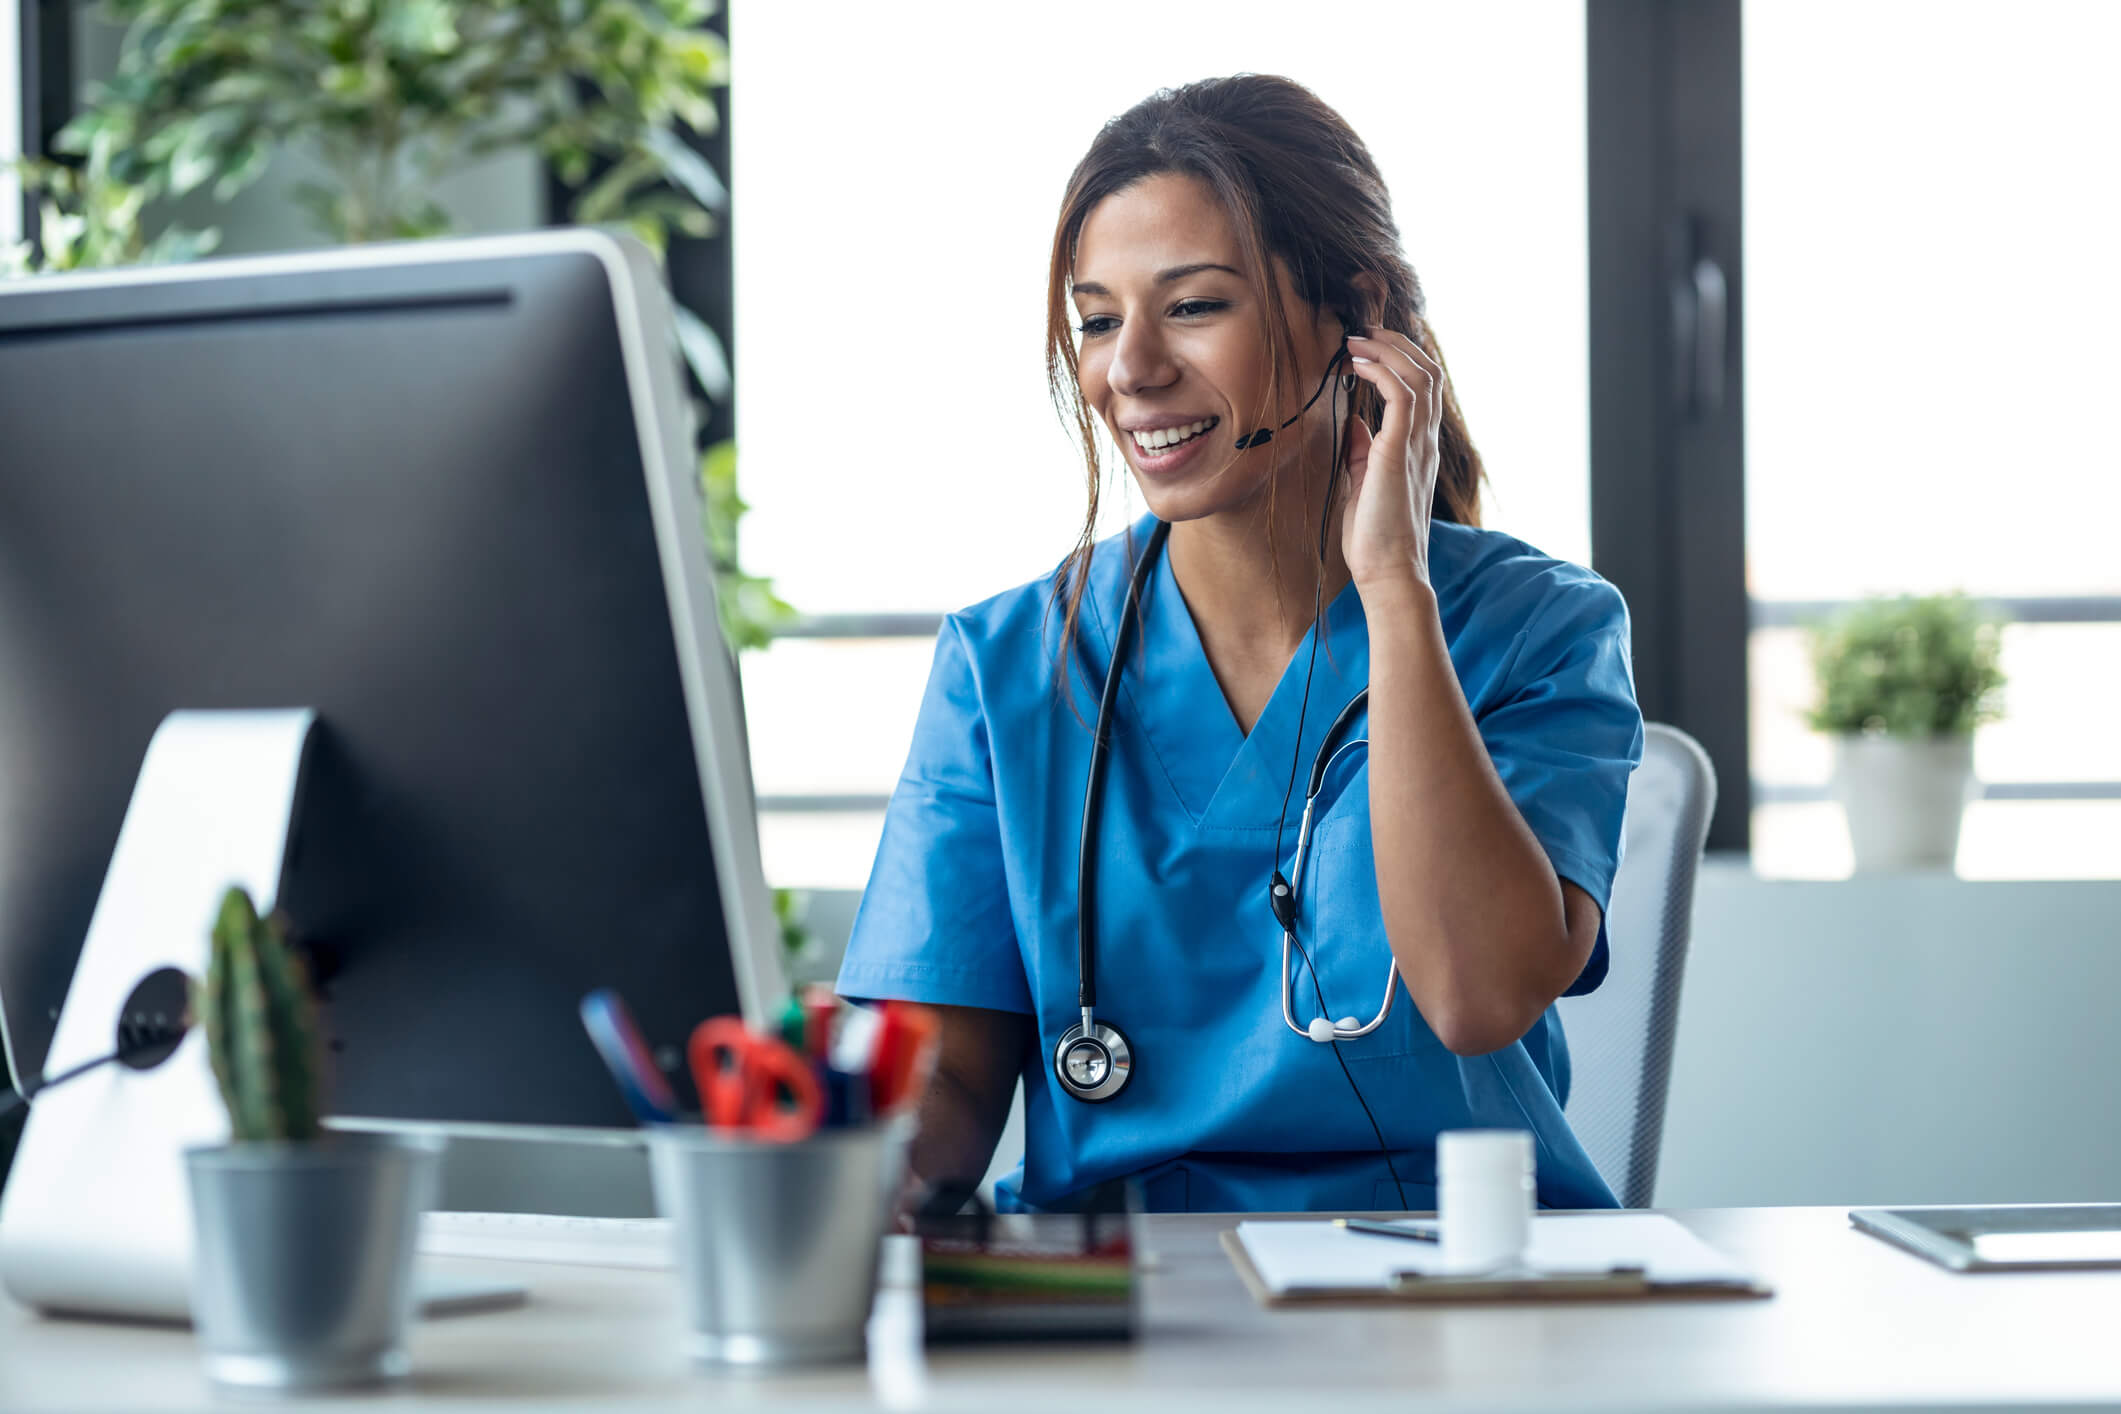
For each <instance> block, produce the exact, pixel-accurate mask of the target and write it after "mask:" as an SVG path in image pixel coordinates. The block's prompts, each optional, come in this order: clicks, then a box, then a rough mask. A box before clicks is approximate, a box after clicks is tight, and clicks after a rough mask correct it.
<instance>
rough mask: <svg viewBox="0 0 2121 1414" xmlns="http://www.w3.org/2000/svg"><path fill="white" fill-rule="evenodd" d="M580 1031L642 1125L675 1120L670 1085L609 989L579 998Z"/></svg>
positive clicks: (616, 996)
mask: <svg viewBox="0 0 2121 1414" xmlns="http://www.w3.org/2000/svg"><path fill="white" fill-rule="evenodd" d="M581 1011H582V1029H583V1030H585V1031H587V1032H588V1033H589V1041H590V1044H591V1045H594V1046H595V1047H596V1048H597V1054H598V1055H599V1056H601V1057H603V1059H604V1066H605V1068H606V1069H607V1070H609V1071H610V1072H611V1078H612V1079H613V1080H615V1081H617V1082H618V1086H619V1095H620V1097H621V1098H623V1099H624V1100H625V1101H626V1108H628V1109H630V1110H632V1111H633V1114H634V1118H636V1119H638V1120H640V1121H641V1122H642V1123H643V1124H671V1123H674V1122H675V1121H676V1120H677V1114H678V1100H677V1096H676V1095H675V1094H674V1093H672V1091H671V1089H670V1083H669V1082H668V1081H666V1080H665V1079H663V1075H662V1072H661V1071H659V1070H657V1069H656V1068H655V1057H654V1056H653V1055H652V1054H651V1053H650V1052H649V1050H648V1043H647V1042H646V1041H644V1040H643V1039H642V1038H641V1031H640V1028H639V1027H637V1026H635V1025H634V1024H633V1016H632V1015H631V1014H630V1013H629V1012H628V1011H627V1010H626V1003H625V1002H623V1001H621V1000H620V999H619V994H618V993H617V992H614V991H613V990H611V988H609V987H600V988H598V989H597V990H596V991H594V992H591V993H590V994H589V995H588V996H586V997H584V998H582V1008H581Z"/></svg>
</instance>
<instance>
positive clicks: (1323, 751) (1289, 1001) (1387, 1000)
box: [1281, 687, 1399, 1041]
mask: <svg viewBox="0 0 2121 1414" xmlns="http://www.w3.org/2000/svg"><path fill="white" fill-rule="evenodd" d="M1369 700H1370V689H1368V688H1367V687H1366V688H1364V689H1363V690H1362V691H1360V692H1358V693H1356V694H1355V696H1354V697H1353V698H1351V699H1349V702H1348V705H1347V706H1345V707H1343V708H1341V709H1340V715H1339V716H1337V717H1335V718H1334V719H1333V725H1332V726H1330V727H1328V728H1327V729H1326V739H1325V740H1324V741H1322V742H1320V743H1319V746H1318V752H1317V754H1316V755H1314V756H1313V757H1312V758H1311V775H1310V778H1309V779H1308V780H1307V781H1306V782H1305V785H1304V813H1303V815H1302V817H1301V819H1300V820H1299V821H1298V823H1297V827H1296V854H1295V857H1294V858H1293V859H1291V860H1290V861H1289V881H1290V887H1291V889H1292V890H1293V891H1294V893H1295V895H1296V902H1297V903H1298V905H1299V906H1300V905H1301V904H1302V902H1303V892H1304V857H1305V855H1306V854H1308V853H1309V851H1310V845H1311V812H1312V810H1313V809H1315V808H1316V806H1317V804H1318V792H1319V791H1320V790H1321V789H1322V788H1323V787H1324V785H1325V782H1326V777H1327V776H1328V775H1330V774H1331V773H1332V770H1333V767H1334V765H1335V764H1337V763H1338V762H1339V760H1340V758H1341V757H1343V756H1345V755H1347V754H1348V753H1349V752H1351V751H1353V750H1355V749H1356V748H1357V747H1364V748H1367V747H1368V746H1369V744H1370V739H1369V738H1368V737H1357V738H1356V739H1355V740H1353V741H1345V742H1342V741H1340V740H1339V739H1340V737H1341V736H1343V735H1344V734H1345V733H1346V732H1347V731H1348V729H1349V728H1350V726H1351V725H1352V724H1353V723H1354V721H1355V718H1356V717H1357V716H1358V715H1359V714H1360V713H1361V712H1362V711H1363V709H1364V708H1365V707H1366V706H1367V705H1368V704H1369ZM1336 742H1338V743H1339V744H1338V745H1337V746H1336V745H1335V743H1336ZM1295 946H1296V930H1295V929H1293V928H1284V929H1282V933H1281V1019H1282V1024H1283V1025H1285V1026H1287V1027H1288V1028H1289V1029H1290V1030H1291V1031H1294V1032H1295V1033H1296V1034H1297V1035H1299V1036H1301V1037H1303V1038H1304V1039H1305V1040H1307V1041H1308V1040H1313V1039H1315V1038H1314V1037H1313V1036H1312V1035H1311V1031H1310V1028H1309V1027H1307V1026H1299V1025H1297V1024H1296V976H1295V973H1294V971H1293V970H1292V964H1291V958H1290V954H1291V953H1292V952H1293V951H1294V950H1295ZM1306 962H1307V963H1308V962H1309V959H1308V957H1307V958H1306ZM1311 965H1313V966H1315V964H1311ZM1398 996H1399V959H1398V958H1396V957H1395V958H1393V959H1392V966H1391V970H1390V971H1389V972H1388V973H1386V975H1385V996H1384V1001H1383V1002H1382V1003H1381V1004H1380V1005H1379V1006H1378V1008H1377V1014H1376V1015H1375V1016H1373V1017H1371V1018H1370V1020H1369V1021H1368V1022H1367V1023H1366V1024H1364V1025H1362V1026H1355V1027H1347V1026H1342V1025H1340V1024H1339V1023H1338V1022H1334V1023H1333V1039H1334V1040H1336V1041H1356V1040H1360V1039H1361V1038H1362V1037H1364V1036H1367V1035H1369V1034H1370V1033H1371V1032H1372V1031H1375V1030H1376V1029H1377V1028H1378V1027H1380V1026H1382V1025H1384V1024H1385V1018H1387V1017H1389V1016H1390V1015H1391V1014H1392V1003H1393V1002H1394V1000H1396V999H1397V998H1398ZM1330 1019H1331V1018H1328V1020H1330Z"/></svg>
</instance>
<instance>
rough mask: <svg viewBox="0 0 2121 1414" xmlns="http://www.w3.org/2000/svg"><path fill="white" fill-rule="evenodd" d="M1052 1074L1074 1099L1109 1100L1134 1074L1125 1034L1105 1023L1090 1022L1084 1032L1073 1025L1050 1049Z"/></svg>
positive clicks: (1081, 1026) (1130, 1047)
mask: <svg viewBox="0 0 2121 1414" xmlns="http://www.w3.org/2000/svg"><path fill="white" fill-rule="evenodd" d="M1053 1074H1054V1077H1055V1078H1056V1079H1057V1080H1059V1081H1060V1083H1061V1088H1062V1089H1064V1090H1066V1091H1067V1092H1068V1093H1069V1094H1071V1095H1073V1096H1074V1097H1075V1098H1076V1099H1078V1100H1088V1101H1090V1102H1091V1103H1093V1104H1094V1103H1096V1102H1098V1101H1100V1100H1109V1099H1111V1098H1112V1097H1113V1096H1114V1095H1117V1094H1118V1093H1119V1092H1120V1091H1122V1090H1124V1089H1126V1088H1127V1081H1128V1080H1129V1079H1130V1078H1131V1077H1132V1076H1133V1074H1134V1048H1133V1047H1132V1046H1130V1045H1129V1044H1127V1036H1126V1033H1125V1032H1123V1031H1121V1030H1120V1029H1119V1028H1118V1027H1117V1026H1114V1025H1112V1024H1111V1023H1110V1022H1107V1021H1093V1022H1092V1023H1091V1025H1090V1029H1089V1030H1088V1031H1085V1030H1084V1029H1083V1024H1082V1023H1081V1022H1079V1021H1078V1022H1077V1023H1076V1024H1075V1025H1073V1026H1071V1027H1069V1028H1068V1029H1067V1030H1066V1031H1064V1032H1062V1033H1061V1038H1060V1041H1059V1043H1058V1044H1057V1045H1055V1046H1054V1048H1053Z"/></svg>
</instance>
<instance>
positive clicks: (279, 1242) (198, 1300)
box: [184, 887, 441, 1388]
mask: <svg viewBox="0 0 2121 1414" xmlns="http://www.w3.org/2000/svg"><path fill="white" fill-rule="evenodd" d="M192 1013H193V1015H194V1017H196V1018H197V1020H198V1022H199V1024H200V1025H201V1026H202V1027H203V1029H204V1031H205V1033H206V1043H207V1052H208V1055H209V1058H210V1059H211V1062H212V1065H213V1072H214V1079H215V1081H216V1083H217V1084H218V1086H219V1088H220V1091H221V1098H222V1102H223V1104H224V1105H225V1106H226V1107H227V1110H228V1120H229V1142H228V1143H226V1144H218V1145H200V1146H196V1147H193V1148H191V1149H187V1150H186V1151H185V1155H184V1157H185V1168H186V1176H187V1178H188V1180H189V1183H190V1188H191V1200H192V1318H193V1324H194V1325H195V1326H196V1328H197V1330H198V1334H199V1344H200V1352H201V1356H202V1358H203V1360H204V1363H205V1367H206V1373H207V1375H208V1377H209V1378H211V1379H213V1380H214V1381H216V1382H217V1383H221V1384H228V1385H239V1386H266V1387H272V1388H318V1387H326V1386H335V1385H347V1384H366V1383H372V1382H375V1381H378V1380H382V1379H387V1378H391V1377H394V1376H396V1375H400V1374H403V1373H404V1372H405V1371H406V1369H407V1368H408V1362H407V1357H406V1353H405V1331H406V1327H407V1325H408V1323H409V1318H410V1316H411V1311H412V1276H413V1248H414V1243H415V1240H416V1238H417V1237H418V1230H419V1220H420V1215H421V1213H423V1212H424V1211H425V1210H426V1209H427V1208H428V1207H429V1206H430V1205H431V1204H432V1202H433V1200H434V1196H435V1193H436V1191H437V1187H438V1184H439V1182H440V1171H439V1158H440V1153H441V1142H440V1141H439V1140H437V1139H434V1138H430V1137H426V1136H418V1137H415V1136H410V1135H394V1134H352V1133H343V1134H342V1133H335V1132H333V1131H330V1130H327V1129H325V1128H324V1127H323V1124H322V1118H323V1112H322V1096H323V1057H324V1051H323V1045H322V1030H321V1028H320V1026H319V1023H318V1015H317V1004H316V998H315V994H314V993H313V992H312V990H311V987H310V983H309V978H308V974H307V972H306V970H305V968H304V967H303V964H302V959H301V956H300V955H299V954H298V953H297V952H296V951H295V950H294V949H293V948H292V947H291V946H290V945H289V943H288V938H287V923H286V920H285V919H284V918H283V917H280V916H278V915H274V916H272V917H270V918H265V919H261V918H259V917H258V914H257V911H256V909H255V907H254V906H253V904H252V902H251V899H250V895H249V894H248V893H246V892H245V891H244V890H243V889H241V888H236V887H231V888H230V889H228V890H227V891H226V893H225V894H224V895H223V897H222V901H221V907H220V911H219V914H218V916H217V917H216V919H215V921H214V928H213V941H212V952H211V954H210V958H209V961H208V965H207V971H206V976H205V977H204V978H203V979H195V981H194V984H193V988H192Z"/></svg>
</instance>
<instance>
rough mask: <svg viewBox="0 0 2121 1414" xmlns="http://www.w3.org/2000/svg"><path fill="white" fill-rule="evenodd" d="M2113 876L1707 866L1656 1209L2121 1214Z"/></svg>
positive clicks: (2119, 900) (2120, 889)
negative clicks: (2033, 1209) (1777, 871)
mask: <svg viewBox="0 0 2121 1414" xmlns="http://www.w3.org/2000/svg"><path fill="white" fill-rule="evenodd" d="M2117 996H2121V883H2117V882H2111V881H2092V882H2081V883H2079V882H2072V883H1968V882H1963V881H1961V880H1958V879H1955V878H1951V877H1949V876H1940V875H1936V874H1912V875H1895V876H1888V877H1880V878H1874V879H1854V880H1849V881H1846V882H1836V883H1813V882H1775V883H1766V882H1762V881H1759V880H1756V879H1754V878H1753V877H1752V876H1751V874H1750V873H1749V872H1748V871H1746V870H1745V869H1743V868H1742V867H1737V866H1732V865H1711V866H1710V867H1709V868H1708V869H1706V870H1705V871H1704V872H1703V874H1702V877H1701V880H1700V884H1699V887H1698V890H1697V893H1696V897H1695V909H1694V941H1693V947H1692V951H1691V956H1690V958H1689V963H1688V970H1687V980H1686V990H1685V992H1684V994H1683V998H1682V1001H1681V1004H1680V1012H1679V1044H1678V1049H1677V1052H1676V1054H1675V1056H1674V1059H1673V1072H1672V1091H1671V1100H1670V1104H1669V1106H1668V1107H1667V1110H1666V1118H1665V1124H1666V1127H1665V1138H1664V1154H1663V1162H1662V1166H1661V1168H1660V1171H1659V1175H1658V1184H1657V1202H1658V1203H1659V1204H1660V1205H1661V1206H1667V1207H1684V1206H1693V1205H1697V1204H1709V1205H1724V1204H1751V1203H1950V1202H1988V1201H2004V1200H2016V1201H2023V1202H2045V1201H2057V1202H2059V1201H2066V1200H2102V1201H2114V1200H2121V1023H2117V1013H2116V1007H2115V999H2116V997H2117Z"/></svg>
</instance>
